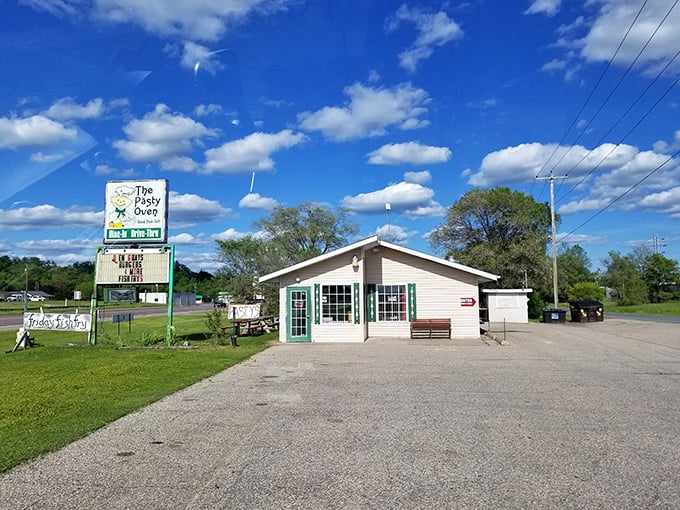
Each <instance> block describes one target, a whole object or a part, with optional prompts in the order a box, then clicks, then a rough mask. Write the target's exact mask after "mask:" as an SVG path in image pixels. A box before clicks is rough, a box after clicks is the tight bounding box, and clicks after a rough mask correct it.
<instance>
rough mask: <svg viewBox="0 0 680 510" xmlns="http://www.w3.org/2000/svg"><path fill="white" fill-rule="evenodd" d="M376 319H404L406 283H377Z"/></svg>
mask: <svg viewBox="0 0 680 510" xmlns="http://www.w3.org/2000/svg"><path fill="white" fill-rule="evenodd" d="M377 292H378V320H379V321H405V320H406V285H378V286H377Z"/></svg>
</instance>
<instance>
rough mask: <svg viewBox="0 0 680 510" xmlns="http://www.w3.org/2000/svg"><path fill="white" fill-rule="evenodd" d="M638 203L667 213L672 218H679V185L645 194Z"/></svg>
mask: <svg viewBox="0 0 680 510" xmlns="http://www.w3.org/2000/svg"><path fill="white" fill-rule="evenodd" d="M640 205H641V206H642V207H645V208H648V209H654V210H656V211H659V212H662V213H665V214H668V215H670V216H671V217H672V218H680V186H676V187H674V188H671V189H669V190H666V191H661V192H659V193H652V194H650V195H647V196H646V197H644V198H643V199H642V200H641V201H640Z"/></svg>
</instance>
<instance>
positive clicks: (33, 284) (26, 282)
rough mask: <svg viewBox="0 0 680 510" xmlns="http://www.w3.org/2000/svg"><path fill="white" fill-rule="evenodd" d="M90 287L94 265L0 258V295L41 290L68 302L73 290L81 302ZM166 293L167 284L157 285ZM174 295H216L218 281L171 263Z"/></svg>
mask: <svg viewBox="0 0 680 510" xmlns="http://www.w3.org/2000/svg"><path fill="white" fill-rule="evenodd" d="M93 288H94V262H75V263H73V264H70V265H67V266H58V265H57V264H55V263H54V262H51V261H44V260H40V259H39V258H37V257H23V258H19V257H9V256H7V255H3V256H0V292H4V293H6V292H20V291H23V290H24V289H26V290H28V292H32V291H43V292H46V293H47V294H51V295H53V296H54V298H55V299H72V298H73V293H74V291H76V290H78V291H80V292H81V295H82V297H83V299H89V298H90V297H91V296H92V289H93ZM159 289H161V290H167V285H163V286H159ZM139 290H140V292H145V291H148V292H154V291H155V290H156V286H155V285H141V286H139ZM174 290H175V292H196V293H197V294H201V295H204V296H216V295H217V293H218V292H219V291H220V290H222V289H220V284H219V282H218V281H217V280H216V279H215V277H214V276H213V275H212V274H211V273H209V272H207V271H199V272H195V271H192V270H191V269H190V268H189V267H187V266H185V265H183V264H180V263H179V262H175V271H174Z"/></svg>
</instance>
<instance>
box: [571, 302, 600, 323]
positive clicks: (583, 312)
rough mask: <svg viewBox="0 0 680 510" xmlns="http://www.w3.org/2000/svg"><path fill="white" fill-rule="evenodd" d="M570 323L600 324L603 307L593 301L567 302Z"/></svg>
mask: <svg viewBox="0 0 680 510" xmlns="http://www.w3.org/2000/svg"><path fill="white" fill-rule="evenodd" d="M569 308H570V312H571V322H600V321H603V320H604V307H603V306H602V303H600V302H599V301H595V300H594V299H583V300H580V301H569Z"/></svg>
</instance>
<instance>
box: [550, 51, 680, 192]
mask: <svg viewBox="0 0 680 510" xmlns="http://www.w3.org/2000/svg"><path fill="white" fill-rule="evenodd" d="M678 56H680V50H678V52H677V53H676V54H675V56H674V57H673V58H672V59H671V60H670V61H669V62H668V64H667V65H666V67H664V69H663V70H662V71H661V72H660V73H659V74H658V75H657V76H656V78H654V81H652V82H651V83H650V84H649V86H648V87H647V88H646V89H645V90H644V92H643V93H642V94H641V95H640V96H638V98H637V99H636V100H635V102H634V103H633V104H632V105H631V106H630V108H628V110H626V112H625V113H624V114H623V116H622V117H620V118H619V120H617V121H616V123H615V124H614V125H613V126H612V127H611V128H610V129H609V130H608V131H607V133H605V134H604V135H603V137H602V138H600V140H598V142H597V143H596V145H599V144H600V143H602V140H603V139H604V137H605V136H607V135H608V134H609V133H610V132H611V131H612V130H613V129H614V128H615V127H616V126H617V125H618V124H619V122H621V120H622V119H623V118H624V117H625V116H626V115H627V114H628V112H630V110H631V109H632V108H633V107H634V106H635V105H636V104H637V102H638V101H639V100H640V99H641V98H642V96H643V95H644V94H646V93H647V91H648V90H649V89H650V87H651V86H652V85H653V84H654V83H655V82H656V81H657V79H658V78H659V77H660V76H661V74H663V73H664V72H665V71H666V69H667V68H668V67H669V66H670V65H671V64H672V63H673V61H674V60H675V59H676V58H677V57H678ZM678 81H680V75H678V77H677V78H676V79H675V80H674V81H673V83H671V85H670V86H668V88H666V91H665V92H664V93H663V94H662V95H661V97H659V99H657V100H656V102H655V103H654V104H653V105H652V106H651V107H650V108H649V109H648V110H647V111H646V112H645V114H644V115H643V116H642V117H641V118H640V119H639V120H638V121H637V122H636V123H635V124H634V125H633V127H632V128H630V129H629V130H628V131H627V132H626V134H625V135H623V137H622V138H621V139H620V140H619V141H618V142H617V143H616V145H615V146H614V148H612V150H610V151H609V152H608V153H607V154H606V155H605V156H604V157H603V158H602V159H601V160H600V161H599V163H598V164H597V165H595V166H594V167H593V168H592V169H591V170H590V171H589V172H588V173H587V174H586V175H585V176H583V177H582V178H581V180H580V181H578V182H577V183H576V184H575V185H574V186H572V187H571V188H570V189H569V190H568V191H567V192H566V193H565V194H564V195H562V196H560V197H558V200H560V199H563V198H564V197H566V196H567V195H568V194H569V193H571V192H572V191H574V190H575V189H576V188H578V187H579V186H580V185H581V184H582V183H583V181H585V180H586V179H587V178H588V177H590V176H591V175H592V174H593V172H594V171H595V170H597V169H598V168H599V167H600V166H601V165H602V163H604V162H605V161H606V160H607V158H609V156H611V155H612V153H613V152H614V151H615V150H616V149H618V148H619V147H620V146H621V144H622V143H623V142H624V140H625V139H626V138H628V136H629V135H630V134H631V133H632V132H633V131H635V130H636V129H637V128H638V127H639V126H640V124H642V122H643V121H644V120H645V119H646V118H647V117H648V116H649V114H650V113H652V111H653V110H654V109H655V108H656V107H657V106H658V105H659V104H660V103H661V101H662V100H663V99H664V98H665V97H666V96H667V95H668V94H669V93H670V92H671V90H673V89H674V88H675V86H676V85H677V84H678ZM592 152H593V151H592V150H591V151H588V153H587V154H586V155H585V156H583V157H582V158H581V160H580V161H579V162H578V163H576V164H575V165H574V166H572V167H571V168H570V169H569V171H568V172H567V174H569V172H571V171H572V170H574V169H575V168H576V167H577V166H579V165H580V164H581V163H582V162H583V161H584V160H585V159H586V158H587V157H588V155H589V154H591V153H592Z"/></svg>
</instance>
